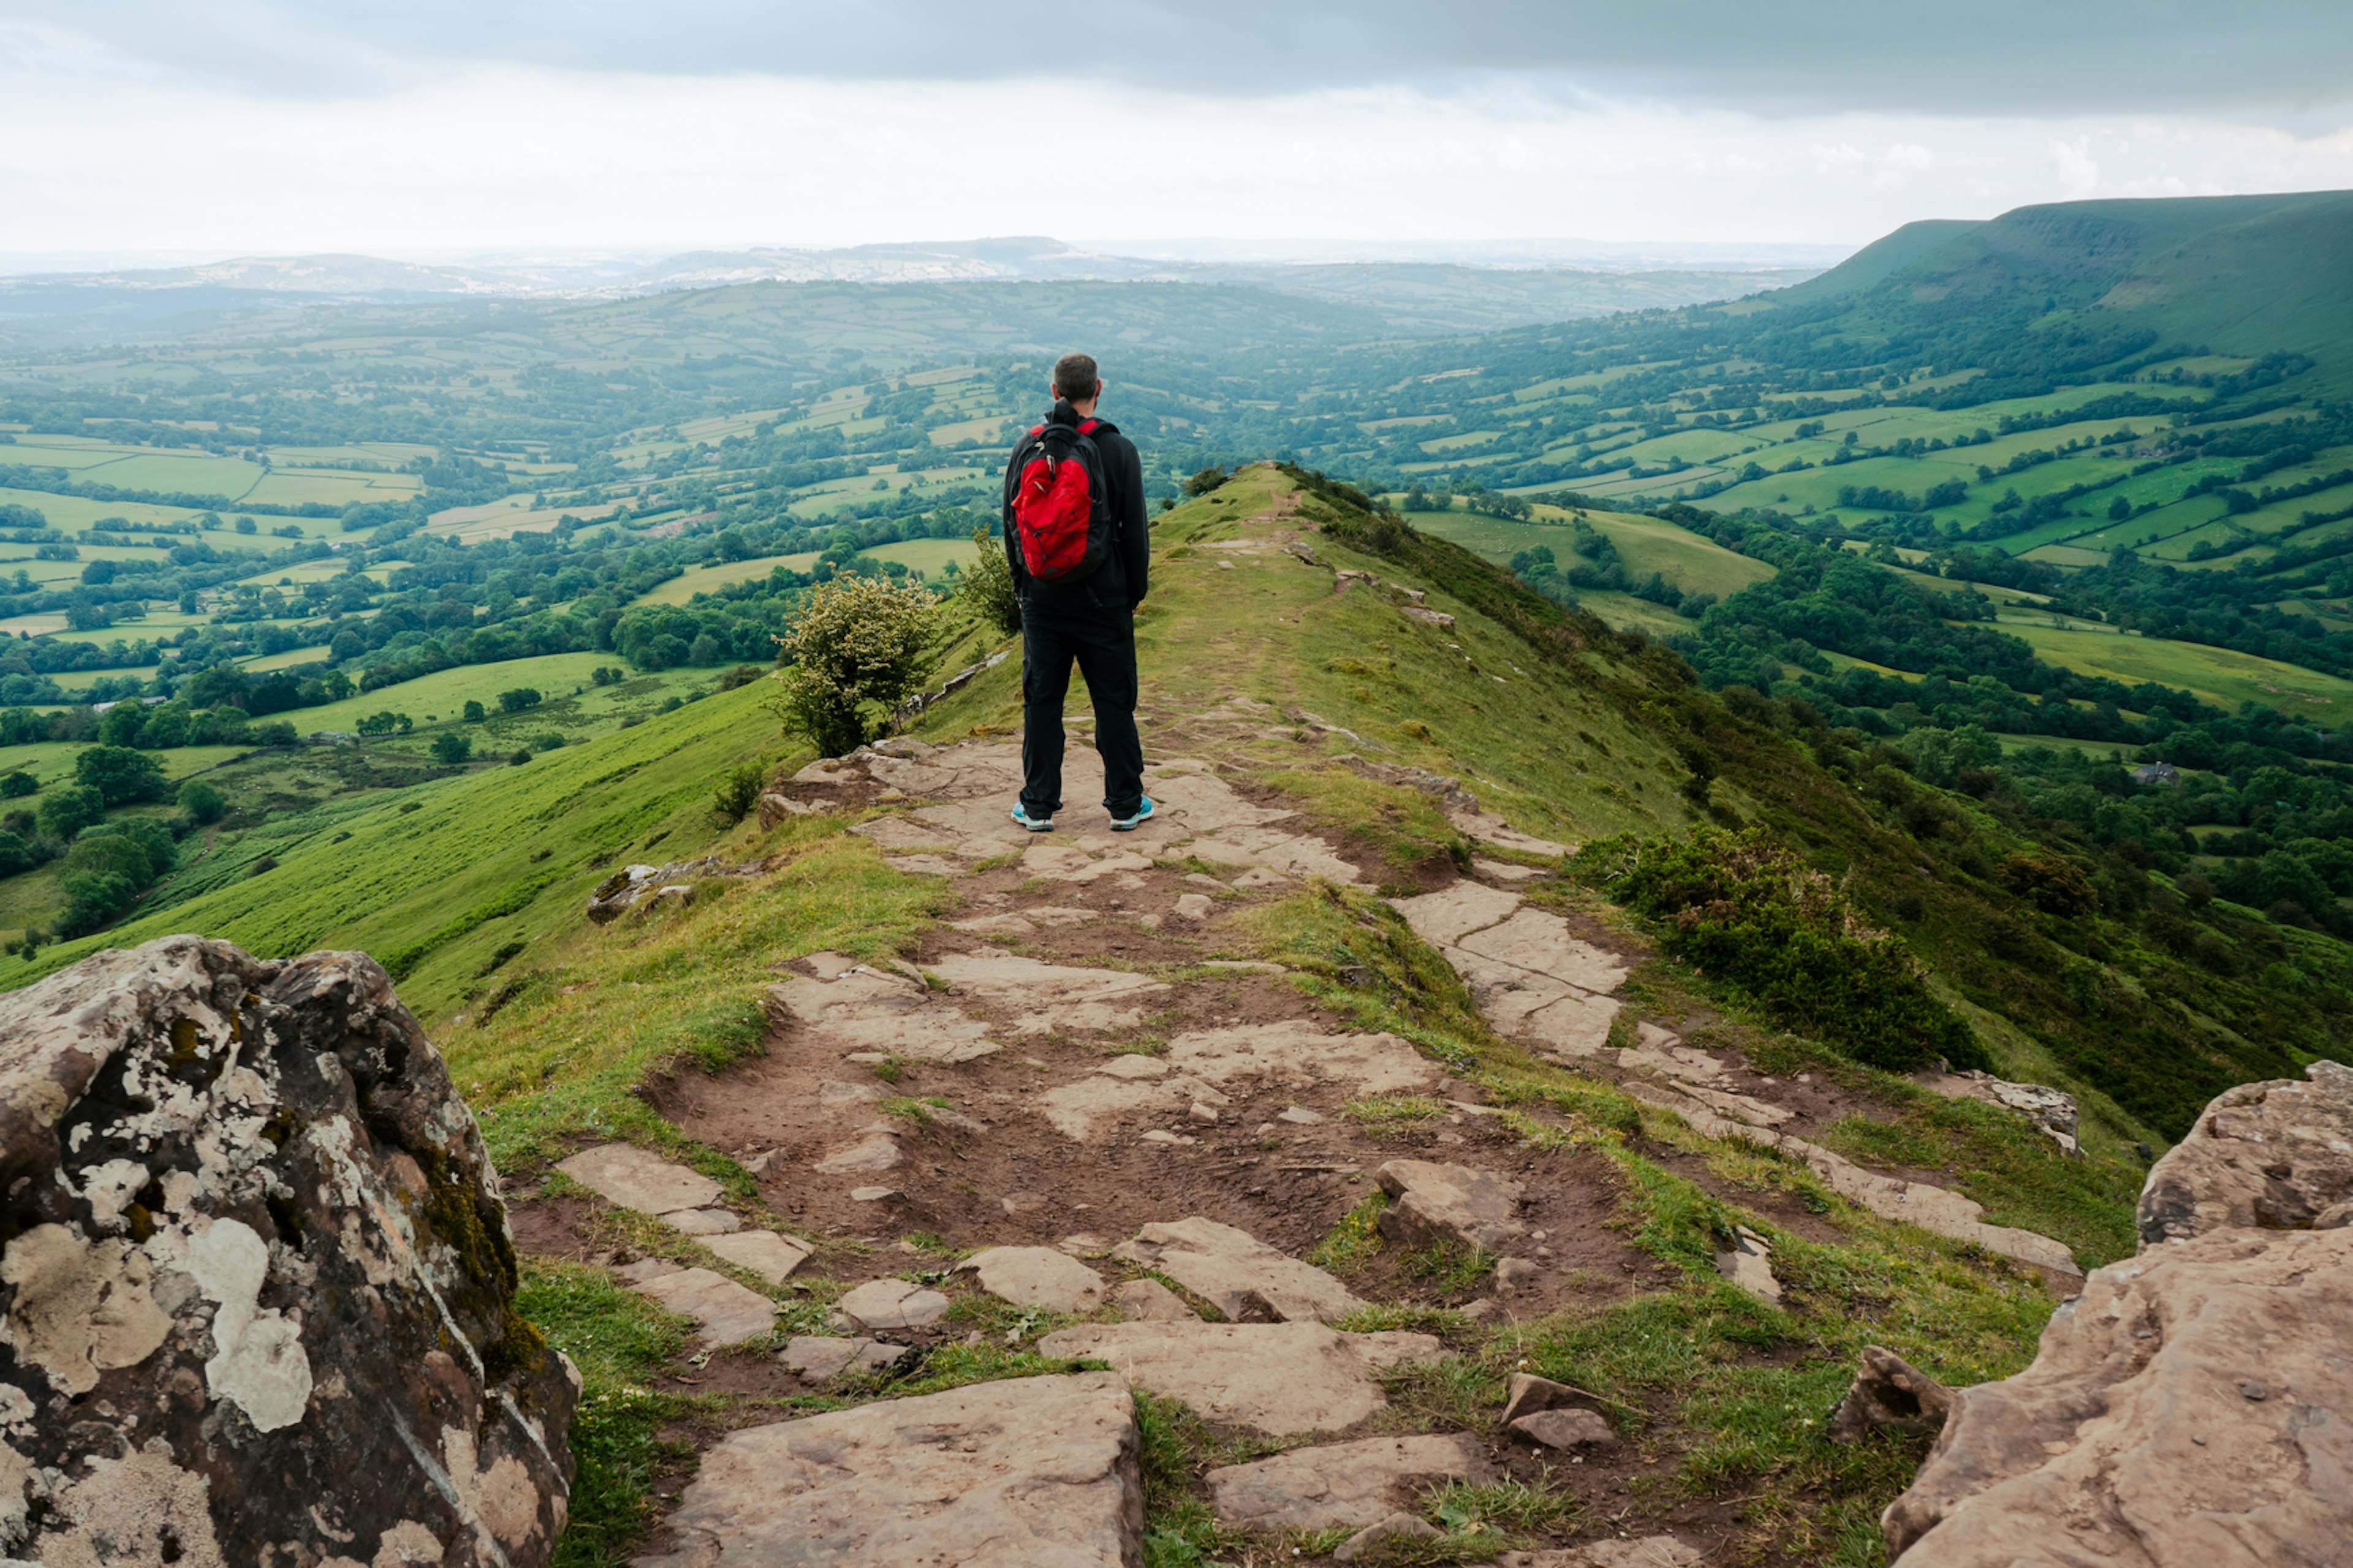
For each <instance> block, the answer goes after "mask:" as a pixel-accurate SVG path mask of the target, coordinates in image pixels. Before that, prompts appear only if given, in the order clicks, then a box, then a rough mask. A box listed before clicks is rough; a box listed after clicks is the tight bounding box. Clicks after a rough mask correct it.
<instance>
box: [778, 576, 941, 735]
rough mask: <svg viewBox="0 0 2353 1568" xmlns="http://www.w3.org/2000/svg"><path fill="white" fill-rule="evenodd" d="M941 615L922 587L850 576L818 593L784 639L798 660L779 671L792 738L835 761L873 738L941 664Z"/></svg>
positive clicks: (781, 711)
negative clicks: (935, 642)
mask: <svg viewBox="0 0 2353 1568" xmlns="http://www.w3.org/2000/svg"><path fill="white" fill-rule="evenodd" d="M938 614H939V607H938V605H937V603H936V601H934V599H933V598H932V596H931V595H930V594H929V593H927V592H926V591H925V590H924V589H923V588H922V587H921V586H919V585H917V584H897V583H892V582H888V581H885V580H883V579H881V578H876V577H856V576H843V577H836V578H834V579H833V580H832V581H830V582H827V583H820V584H818V585H817V586H816V587H814V588H812V589H810V590H809V592H808V595H807V597H806V598H804V599H803V600H802V601H801V605H800V612H799V614H798V615H797V616H794V618H793V622H792V626H791V628H790V629H789V630H787V631H786V633H785V635H784V636H782V637H778V638H777V639H776V642H777V644H778V646H779V647H782V648H783V649H784V651H785V654H786V657H787V658H789V659H791V661H792V664H791V668H786V669H783V670H780V671H778V672H777V680H778V681H779V683H780V684H781V685H782V686H783V688H784V690H783V692H782V694H781V695H780V696H779V697H778V699H777V700H776V711H777V716H778V717H779V718H780V719H782V720H783V721H784V726H785V729H786V732H788V733H791V734H797V735H802V736H806V737H807V739H808V740H809V741H810V742H813V743H814V744H815V745H816V746H817V748H818V751H819V752H823V753H824V754H825V755H827V756H828V757H838V756H840V755H842V754H843V753H845V752H849V751H852V750H855V749H856V748H857V747H859V746H860V745H862V744H864V743H865V742H867V741H868V740H870V739H871V738H872V736H873V735H874V733H875V731H876V729H877V728H878V727H879V726H880V724H881V721H883V720H885V719H887V718H889V717H890V715H891V713H892V710H895V709H896V708H897V707H898V706H899V704H900V703H901V702H902V701H904V700H906V699H908V698H909V697H911V696H913V694H914V693H915V692H916V690H917V689H920V688H921V687H922V685H923V679H924V677H926V676H928V675H929V674H930V673H931V672H932V667H933V666H934V664H936V663H937V662H938V655H937V653H936V651H935V650H934V648H933V647H932V634H933V629H934V626H935V625H936V623H937V619H938Z"/></svg>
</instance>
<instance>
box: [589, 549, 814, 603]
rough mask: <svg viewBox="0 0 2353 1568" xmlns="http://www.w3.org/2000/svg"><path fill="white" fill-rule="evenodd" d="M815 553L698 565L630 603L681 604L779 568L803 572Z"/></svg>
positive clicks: (762, 575)
mask: <svg viewBox="0 0 2353 1568" xmlns="http://www.w3.org/2000/svg"><path fill="white" fill-rule="evenodd" d="M817 557H818V552H816V551H807V552H803V553H801V554H798V555H763V556H759V557H757V558H756V559H754V560H750V561H727V562H722V563H720V564H718V565H716V566H698V567H696V568H695V569H694V570H692V571H691V572H684V573H681V574H679V575H678V576H675V577H673V578H671V579H670V581H669V582H667V583H661V584H656V585H655V586H653V587H651V588H649V589H648V590H646V592H645V593H643V594H641V595H638V598H637V599H636V600H635V601H634V602H635V603H637V604H640V605H683V604H685V603H686V602H687V601H688V600H689V599H691V598H693V597H694V596H695V595H697V594H708V593H710V592H711V591H712V590H713V589H716V588H724V587H726V586H728V585H729V584H734V583H749V582H753V581H755V580H756V579H759V578H762V577H765V576H767V575H768V574H770V573H771V572H774V571H775V570H776V568H777V567H779V566H782V567H786V568H788V569H789V570H792V571H796V572H806V571H807V570H808V569H809V567H811V566H813V565H815V564H816V563H817Z"/></svg>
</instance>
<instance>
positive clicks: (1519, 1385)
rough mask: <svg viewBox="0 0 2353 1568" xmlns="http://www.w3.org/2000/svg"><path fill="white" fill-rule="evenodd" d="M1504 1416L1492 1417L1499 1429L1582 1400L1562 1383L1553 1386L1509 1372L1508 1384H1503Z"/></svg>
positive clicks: (1547, 1381)
mask: <svg viewBox="0 0 2353 1568" xmlns="http://www.w3.org/2000/svg"><path fill="white" fill-rule="evenodd" d="M1584 1397H1585V1395H1583V1394H1579V1393H1578V1392H1577V1390H1576V1389H1573V1388H1571V1387H1569V1386H1568V1385H1567V1384H1565V1383H1555V1382H1553V1380H1552V1379H1550V1378H1548V1377H1538V1376H1537V1375H1536V1374H1535V1373H1532V1372H1515V1373H1512V1376H1511V1381H1510V1382H1509V1383H1507V1384H1504V1413H1503V1414H1502V1415H1499V1416H1497V1417H1496V1418H1495V1422H1496V1425H1498V1426H1510V1425H1511V1424H1512V1423H1513V1422H1514V1421H1516V1420H1518V1419H1519V1418H1520V1417H1521V1416H1523V1415H1535V1413H1536V1412H1537V1411H1539V1410H1556V1409H1559V1408H1562V1407H1564V1406H1567V1405H1572V1404H1574V1403H1575V1402H1576V1401H1577V1400H1579V1399H1582V1398H1584Z"/></svg>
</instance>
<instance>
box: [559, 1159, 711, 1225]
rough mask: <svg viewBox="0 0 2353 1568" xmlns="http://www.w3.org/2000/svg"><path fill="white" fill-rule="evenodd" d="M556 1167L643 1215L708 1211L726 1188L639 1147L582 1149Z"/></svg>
mask: <svg viewBox="0 0 2353 1568" xmlns="http://www.w3.org/2000/svg"><path fill="white" fill-rule="evenodd" d="M555 1168H556V1169H557V1170H559V1171H561V1172H563V1173H565V1175H567V1176H569V1177H571V1178H572V1179H573V1180H574V1181H575V1182H577V1183H579V1184H581V1185H582V1186H584V1187H586V1188H587V1189H588V1190H589V1191H590V1192H592V1193H595V1194H596V1195H597V1196H598V1197H600V1198H603V1199H604V1200H605V1201H606V1202H607V1203H610V1204H617V1205H620V1206H621V1207H623V1208H625V1209H636V1210H637V1211H638V1213H640V1214H670V1213H674V1212H675V1211H677V1210H679V1209H700V1208H708V1207H709V1206H710V1205H712V1204H714V1203H717V1202H718V1201H719V1198H720V1195H721V1194H722V1192H723V1188H722V1187H721V1186H720V1185H719V1184H718V1183H717V1182H714V1181H712V1179H711V1178H710V1177H708V1176H706V1175H703V1174H702V1173H701V1172H698V1171H690V1170H688V1169H687V1168H686V1167H685V1166H683V1165H673V1164H671V1163H670V1162H669V1161H668V1160H665V1159H662V1158H661V1157H660V1156H659V1155H655V1154H649V1153H648V1152H646V1151H644V1150H643V1149H640V1148H638V1146H637V1145H636V1144H634V1143H603V1144H599V1145H597V1146H596V1148H594V1149H583V1150H582V1151H580V1152H578V1153H577V1154H575V1155H573V1156H572V1157H571V1158H570V1159H568V1160H561V1161H558V1162H557V1163H556V1166H555Z"/></svg>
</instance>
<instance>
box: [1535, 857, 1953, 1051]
mask: <svg viewBox="0 0 2353 1568" xmlns="http://www.w3.org/2000/svg"><path fill="white" fill-rule="evenodd" d="M1569 864H1570V870H1571V873H1572V874H1573V875H1575V876H1576V877H1577V879H1579V880H1581V881H1583V882H1585V883H1586V884H1587V885H1588V886H1589V887H1595V888H1599V889H1602V890H1603V891H1604V892H1606V893H1608V894H1609V897H1611V898H1613V899H1615V900H1618V901H1619V902H1620V903H1621V904H1624V905H1626V906H1628V907H1629V908H1630V909H1632V910H1635V911H1636V912H1638V913H1640V914H1643V915H1647V916H1649V917H1650V918H1651V919H1652V920H1653V921H1657V922H1659V926H1660V946H1661V947H1662V948H1664V949H1665V950H1666V952H1667V955H1668V956H1669V957H1671V958H1673V959H1677V960H1679V961H1681V962H1683V963H1688V964H1690V965H1691V966H1692V967H1693V968H1694V969H1696V970H1698V971H1699V972H1700V973H1703V974H1705V975H1708V976H1710V977H1712V978H1715V979H1717V980H1720V981H1723V982H1725V984H1728V985H1730V986H1731V987H1732V988H1733V989H1734V990H1736V991H1737V992H1740V993H1742V994H1745V995H1746V996H1747V997H1749V998H1750V999H1752V1000H1754V1001H1755V1002H1756V1003H1757V1005H1759V1006H1760V1007H1761V1008H1762V1009H1763V1010H1764V1011H1765V1013H1766V1014H1767V1016H1770V1017H1771V1018H1772V1019H1773V1021H1774V1022H1775V1023H1776V1024H1777V1025H1778V1026H1781V1027H1783V1028H1787V1029H1790V1030H1792V1031H1795V1032H1797V1033H1799V1034H1806V1035H1811V1036H1812V1037H1815V1038H1817V1039H1820V1040H1821V1041H1823V1042H1825V1043H1827V1044H1830V1045H1833V1046H1836V1047H1840V1048H1841V1049H1842V1050H1844V1051H1845V1052H1846V1053H1847V1054H1848V1055H1850V1056H1852V1057H1853V1058H1855V1059H1856V1060H1858V1061H1862V1062H1866V1063H1869V1064H1870V1065H1871V1066H1873V1067H1876V1068H1886V1069H1887V1070H1889V1071H1891V1072H1909V1071H1911V1070H1912V1069H1913V1068H1918V1067H1921V1066H1924V1065H1926V1063H1928V1062H1930V1061H1933V1060H1935V1059H1936V1058H1937V1057H1939V1056H1942V1057H1944V1058H1947V1059H1948V1060H1950V1061H1951V1062H1952V1064H1953V1065H1954V1066H1955V1067H1974V1068H1982V1067H1985V1066H1988V1065H1989V1061H1988V1058H1987V1057H1986V1053H1985V1047H1983V1045H1981V1044H1980V1043H1979V1042H1978V1037H1977V1036H1976V1035H1975V1034H1974V1033H1973V1032H1972V1031H1971V1030H1970V1028H1969V1026H1968V1024H1967V1023H1966V1022H1964V1021H1963V1020H1962V1018H1961V1017H1960V1016H1959V1015H1957V1014H1956V1013H1955V1012H1954V1011H1953V1010H1952V1009H1951V1008H1949V1007H1947V1006H1946V1005H1945V1004H1944V1003H1943V1002H1941V1001H1939V1000H1938V999H1937V998H1936V995H1935V994H1933V993H1932V992H1930V991H1929V989H1928V984H1927V978H1926V971H1925V970H1924V969H1923V968H1922V966H1921V963H1920V961H1919V960H1918V959H1916V958H1915V957H1914V956H1913V954H1912V951H1911V949H1910V948H1908V947H1906V946H1905V944H1904V942H1902V941H1901V940H1900V939H1899V938H1896V937H1894V936H1892V935H1890V934H1889V933H1887V932H1885V931H1879V930H1877V929H1875V928H1874V927H1873V926H1871V925H1869V924H1867V923H1865V922H1864V921H1863V920H1862V917H1861V915H1860V914H1859V913H1858V912H1857V911H1856V910H1855V909H1854V907H1853V906H1852V904H1850V903H1849V902H1848V901H1847V900H1846V898H1845V896H1844V895H1843V894H1841V892H1840V891H1839V890H1838V889H1837V888H1836V887H1835V886H1834V885H1833V884H1832V883H1831V879H1829V878H1827V877H1825V876H1823V875H1822V874H1821V873H1820V872H1819V871H1816V870H1813V869H1812V868H1810V867H1807V866H1806V865H1804V864H1803V863H1802V862H1800V861H1799V858H1797V857H1796V856H1795V855H1792V854H1791V853H1789V852H1788V850H1786V849H1783V848H1780V847H1778V846H1776V845H1774V844H1773V843H1771V842H1770V841H1769V840H1768V839H1767V838H1766V837H1765V836H1764V834H1763V833H1761V832H1758V831H1757V830H1754V829H1751V830H1750V831H1748V832H1746V833H1729V832H1726V831H1725V830H1724V829H1722V828H1717V827H1708V826H1701V827H1698V828H1695V829H1694V830H1693V832H1692V834H1691V837H1688V838H1682V839H1677V838H1672V837H1666V836H1663V835H1662V836H1660V837H1654V838H1646V839H1637V838H1630V837H1621V838H1610V839H1604V840H1602V841H1600V842H1599V843H1595V844H1589V845H1588V846H1586V847H1585V848H1584V849H1583V850H1582V851H1580V852H1579V853H1578V855H1577V858H1575V859H1574V860H1572V861H1571V862H1570V863H1569Z"/></svg>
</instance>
